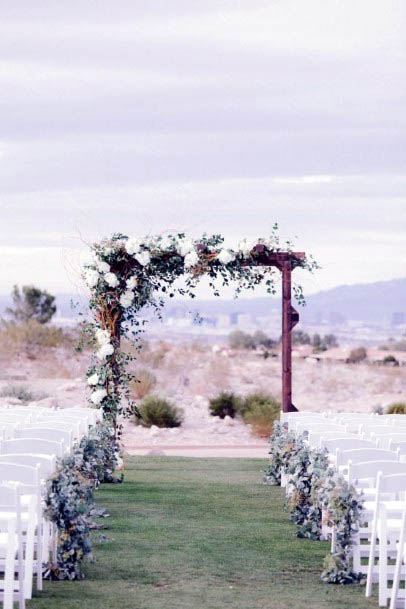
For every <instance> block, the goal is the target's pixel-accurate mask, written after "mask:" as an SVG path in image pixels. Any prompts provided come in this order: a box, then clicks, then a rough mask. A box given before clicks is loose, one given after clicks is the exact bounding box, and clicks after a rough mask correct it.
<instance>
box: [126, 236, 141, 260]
mask: <svg viewBox="0 0 406 609" xmlns="http://www.w3.org/2000/svg"><path fill="white" fill-rule="evenodd" d="M125 249H126V251H127V253H128V254H130V256H133V255H134V254H138V253H139V252H140V250H141V241H140V240H139V239H135V238H131V239H128V241H127V242H126V244H125Z"/></svg>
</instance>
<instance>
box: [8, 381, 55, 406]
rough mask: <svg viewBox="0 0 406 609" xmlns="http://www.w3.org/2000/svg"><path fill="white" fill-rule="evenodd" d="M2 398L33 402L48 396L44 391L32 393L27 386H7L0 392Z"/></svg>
mask: <svg viewBox="0 0 406 609" xmlns="http://www.w3.org/2000/svg"><path fill="white" fill-rule="evenodd" d="M0 396H1V397H2V398H16V399H18V400H21V401H22V402H33V401H34V400H42V399H44V398H46V397H48V394H47V393H44V392H43V391H31V389H28V387H26V386H25V385H6V386H5V387H3V389H2V390H1V391H0Z"/></svg>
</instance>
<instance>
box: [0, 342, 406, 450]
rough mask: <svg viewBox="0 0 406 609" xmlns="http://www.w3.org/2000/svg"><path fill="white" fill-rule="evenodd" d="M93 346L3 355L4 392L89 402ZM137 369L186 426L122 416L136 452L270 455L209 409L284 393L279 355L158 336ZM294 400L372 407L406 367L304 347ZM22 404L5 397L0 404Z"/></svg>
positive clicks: (401, 383) (401, 384)
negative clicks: (225, 395) (214, 400)
mask: <svg viewBox="0 0 406 609" xmlns="http://www.w3.org/2000/svg"><path fill="white" fill-rule="evenodd" d="M90 357H91V354H90V351H86V350H85V351H82V352H77V351H76V350H75V349H74V348H73V347H72V345H70V346H63V347H61V346H60V347H56V348H43V349H41V350H39V351H36V352H35V354H33V353H32V352H31V353H29V354H27V353H21V352H20V353H11V354H10V353H9V352H2V353H1V356H0V365H1V371H0V394H1V393H2V392H4V391H5V389H7V388H10V387H13V386H14V387H21V386H23V387H25V388H27V389H28V390H29V391H30V392H31V393H32V396H31V402H35V403H37V404H38V405H45V406H49V407H59V408H66V407H69V406H74V405H75V406H77V405H84V404H86V400H87V388H86V383H85V380H84V379H85V373H86V368H87V366H88V364H89V362H90ZM134 369H135V371H136V372H142V373H145V372H146V371H148V373H149V374H150V375H151V377H152V378H153V380H154V382H153V383H152V386H151V387H150V388H149V389H148V388H147V389H145V388H144V389H143V390H144V391H147V392H148V391H149V392H150V393H152V394H154V395H159V396H163V397H166V398H168V399H169V400H171V402H172V403H173V404H175V405H176V406H178V407H179V408H181V409H182V410H183V412H184V422H183V424H182V426H181V427H178V428H173V429H160V428H158V427H155V426H153V427H151V428H144V427H141V426H137V425H135V424H134V419H128V420H125V421H123V432H124V433H123V442H124V446H125V448H126V450H127V451H128V452H129V453H130V454H156V455H162V454H167V455H172V454H176V455H193V456H198V455H199V456H248V457H249V456H258V457H260V456H265V455H266V440H265V439H264V438H258V437H255V436H254V435H253V433H252V431H251V429H250V426H249V425H246V424H245V423H243V422H242V421H241V420H239V419H230V418H229V417H227V418H226V419H224V420H223V419H219V418H218V417H213V416H211V415H210V414H209V410H208V400H209V399H210V398H211V397H214V396H216V395H217V394H218V393H219V392H220V391H223V390H224V391H232V392H234V393H236V394H238V395H242V396H244V395H247V394H249V393H251V392H254V391H264V392H267V393H271V394H273V395H274V396H275V397H276V398H279V397H280V356H279V354H277V355H276V356H275V357H269V358H268V359H264V357H263V355H262V354H261V353H260V352H257V351H232V350H230V349H228V348H225V347H219V346H218V347H216V346H214V347H213V346H211V345H210V346H209V345H205V344H202V343H199V342H193V341H190V342H185V343H181V344H179V343H177V344H174V343H171V342H169V341H159V340H152V341H150V342H146V343H145V347H144V349H143V350H142V351H141V352H140V353H139V354H138V356H137V361H136V362H134ZM293 379H294V403H295V404H296V406H297V407H298V408H299V409H300V410H312V411H323V410H332V411H350V410H352V411H360V412H369V411H372V410H374V409H376V408H378V407H383V408H385V407H386V406H387V405H389V404H391V403H393V402H398V401H401V400H402V398H403V399H404V395H405V393H406V366H402V365H401V366H399V367H387V366H383V365H377V364H372V363H359V364H346V363H345V362H344V361H338V360H336V359H334V358H332V359H329V358H326V359H321V360H320V361H318V360H317V359H315V358H313V357H305V354H303V353H300V352H298V351H296V352H295V354H294V365H293ZM10 402H11V403H19V400H18V399H17V398H15V397H14V398H10V397H0V403H3V404H6V403H10Z"/></svg>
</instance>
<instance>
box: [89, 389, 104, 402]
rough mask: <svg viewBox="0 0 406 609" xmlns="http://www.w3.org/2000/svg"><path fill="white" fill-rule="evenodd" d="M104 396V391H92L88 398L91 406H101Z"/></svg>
mask: <svg viewBox="0 0 406 609" xmlns="http://www.w3.org/2000/svg"><path fill="white" fill-rule="evenodd" d="M106 396H107V391H106V390H105V389H96V391H93V393H92V395H91V396H90V401H91V402H93V404H95V405H96V406H98V405H99V404H101V402H102V401H103V400H104V398H105V397H106Z"/></svg>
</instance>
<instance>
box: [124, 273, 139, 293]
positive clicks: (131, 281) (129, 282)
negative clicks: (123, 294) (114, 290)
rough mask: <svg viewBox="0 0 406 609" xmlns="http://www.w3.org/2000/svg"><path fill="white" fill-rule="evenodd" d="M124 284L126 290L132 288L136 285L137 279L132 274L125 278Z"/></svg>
mask: <svg viewBox="0 0 406 609" xmlns="http://www.w3.org/2000/svg"><path fill="white" fill-rule="evenodd" d="M125 284H126V286H127V290H134V289H135V288H136V287H137V285H138V279H137V277H136V276H135V275H133V276H132V277H130V278H129V279H127V281H126V282H125Z"/></svg>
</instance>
